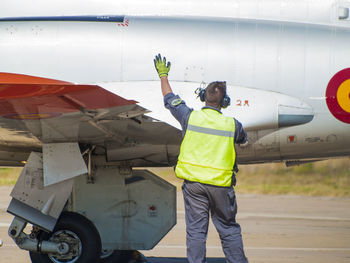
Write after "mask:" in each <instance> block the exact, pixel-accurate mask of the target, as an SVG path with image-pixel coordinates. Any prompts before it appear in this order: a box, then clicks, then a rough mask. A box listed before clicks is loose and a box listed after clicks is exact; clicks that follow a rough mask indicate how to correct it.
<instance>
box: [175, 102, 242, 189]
mask: <svg viewBox="0 0 350 263" xmlns="http://www.w3.org/2000/svg"><path fill="white" fill-rule="evenodd" d="M234 133H235V120H234V119H233V118H232V117H226V116H223V115H222V114H221V113H220V112H218V111H216V110H213V109H209V108H204V109H202V110H201V111H192V112H191V114H190V117H189V120H188V125H187V129H186V133H185V137H184V139H183V141H182V143H181V147H180V154H179V157H178V162H177V165H176V169H175V173H176V176H177V177H179V178H182V179H186V180H189V181H193V182H201V183H205V184H210V185H217V186H231V180H232V174H233V166H234V164H235V160H236V152H235V148H234Z"/></svg>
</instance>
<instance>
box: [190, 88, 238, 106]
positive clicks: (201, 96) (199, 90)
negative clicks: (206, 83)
mask: <svg viewBox="0 0 350 263" xmlns="http://www.w3.org/2000/svg"><path fill="white" fill-rule="evenodd" d="M225 85H226V83H225ZM205 92H206V88H202V87H199V88H197V89H196V91H195V94H197V98H199V99H200V100H201V101H202V102H205ZM230 104H231V98H230V97H229V96H228V95H227V93H226V90H225V95H224V97H223V98H222V99H221V101H220V107H221V108H223V109H225V108H227V107H228V106H230Z"/></svg>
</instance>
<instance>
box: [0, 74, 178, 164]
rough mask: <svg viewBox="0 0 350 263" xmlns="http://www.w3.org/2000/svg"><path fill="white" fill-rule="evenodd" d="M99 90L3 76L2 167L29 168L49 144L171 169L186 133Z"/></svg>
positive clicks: (0, 87) (133, 103)
mask: <svg viewBox="0 0 350 263" xmlns="http://www.w3.org/2000/svg"><path fill="white" fill-rule="evenodd" d="M147 112H148V110H147V109H145V108H143V107H141V106H139V105H138V104H137V102H136V101H134V100H127V99H124V98H123V97H120V96H118V95H116V94H114V93H111V92H109V91H107V90H105V89H103V88H102V87H100V86H98V85H80V84H74V83H70V82H65V81H58V80H52V79H46V78H39V77H33V76H27V75H20V74H11V73H0V165H11V166H17V165H23V163H24V161H25V160H27V158H28V156H29V153H30V152H31V151H39V152H40V151H41V148H42V144H43V143H59V142H78V143H79V145H80V147H81V150H82V151H84V147H91V146H94V148H95V151H96V152H97V153H99V152H100V153H101V155H106V156H107V158H109V159H110V160H109V161H129V162H131V163H130V165H132V166H140V165H142V166H145V165H152V166H158V165H171V164H172V163H173V162H174V161H175V158H176V155H177V152H178V145H179V143H180V141H181V132H180V131H179V130H178V129H176V128H174V127H172V126H170V125H168V124H166V123H164V122H160V121H157V120H155V119H153V118H151V117H148V116H147V115H145V114H146V113H147Z"/></svg>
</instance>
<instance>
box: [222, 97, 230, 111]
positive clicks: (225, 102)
mask: <svg viewBox="0 0 350 263" xmlns="http://www.w3.org/2000/svg"><path fill="white" fill-rule="evenodd" d="M230 104H231V98H230V97H229V96H228V95H227V94H225V96H224V97H223V98H222V100H221V103H220V106H221V108H224V109H225V108H227V107H228V106H230Z"/></svg>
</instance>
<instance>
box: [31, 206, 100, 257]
mask: <svg viewBox="0 0 350 263" xmlns="http://www.w3.org/2000/svg"><path fill="white" fill-rule="evenodd" d="M38 238H39V239H41V240H49V241H53V242H57V243H61V244H62V251H65V253H61V254H58V253H48V254H42V253H37V252H32V251H30V252H29V255H30V259H31V260H32V262H33V263H96V262H98V260H99V259H100V253H101V240H100V236H99V234H98V232H97V230H96V228H95V226H94V225H93V224H92V223H91V222H90V221H89V220H87V219H86V218H85V217H83V216H82V215H79V214H76V213H71V212H64V213H62V215H61V217H60V219H59V221H58V223H57V225H56V227H55V229H54V231H53V232H52V233H50V234H47V233H45V232H40V233H39V234H38Z"/></svg>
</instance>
